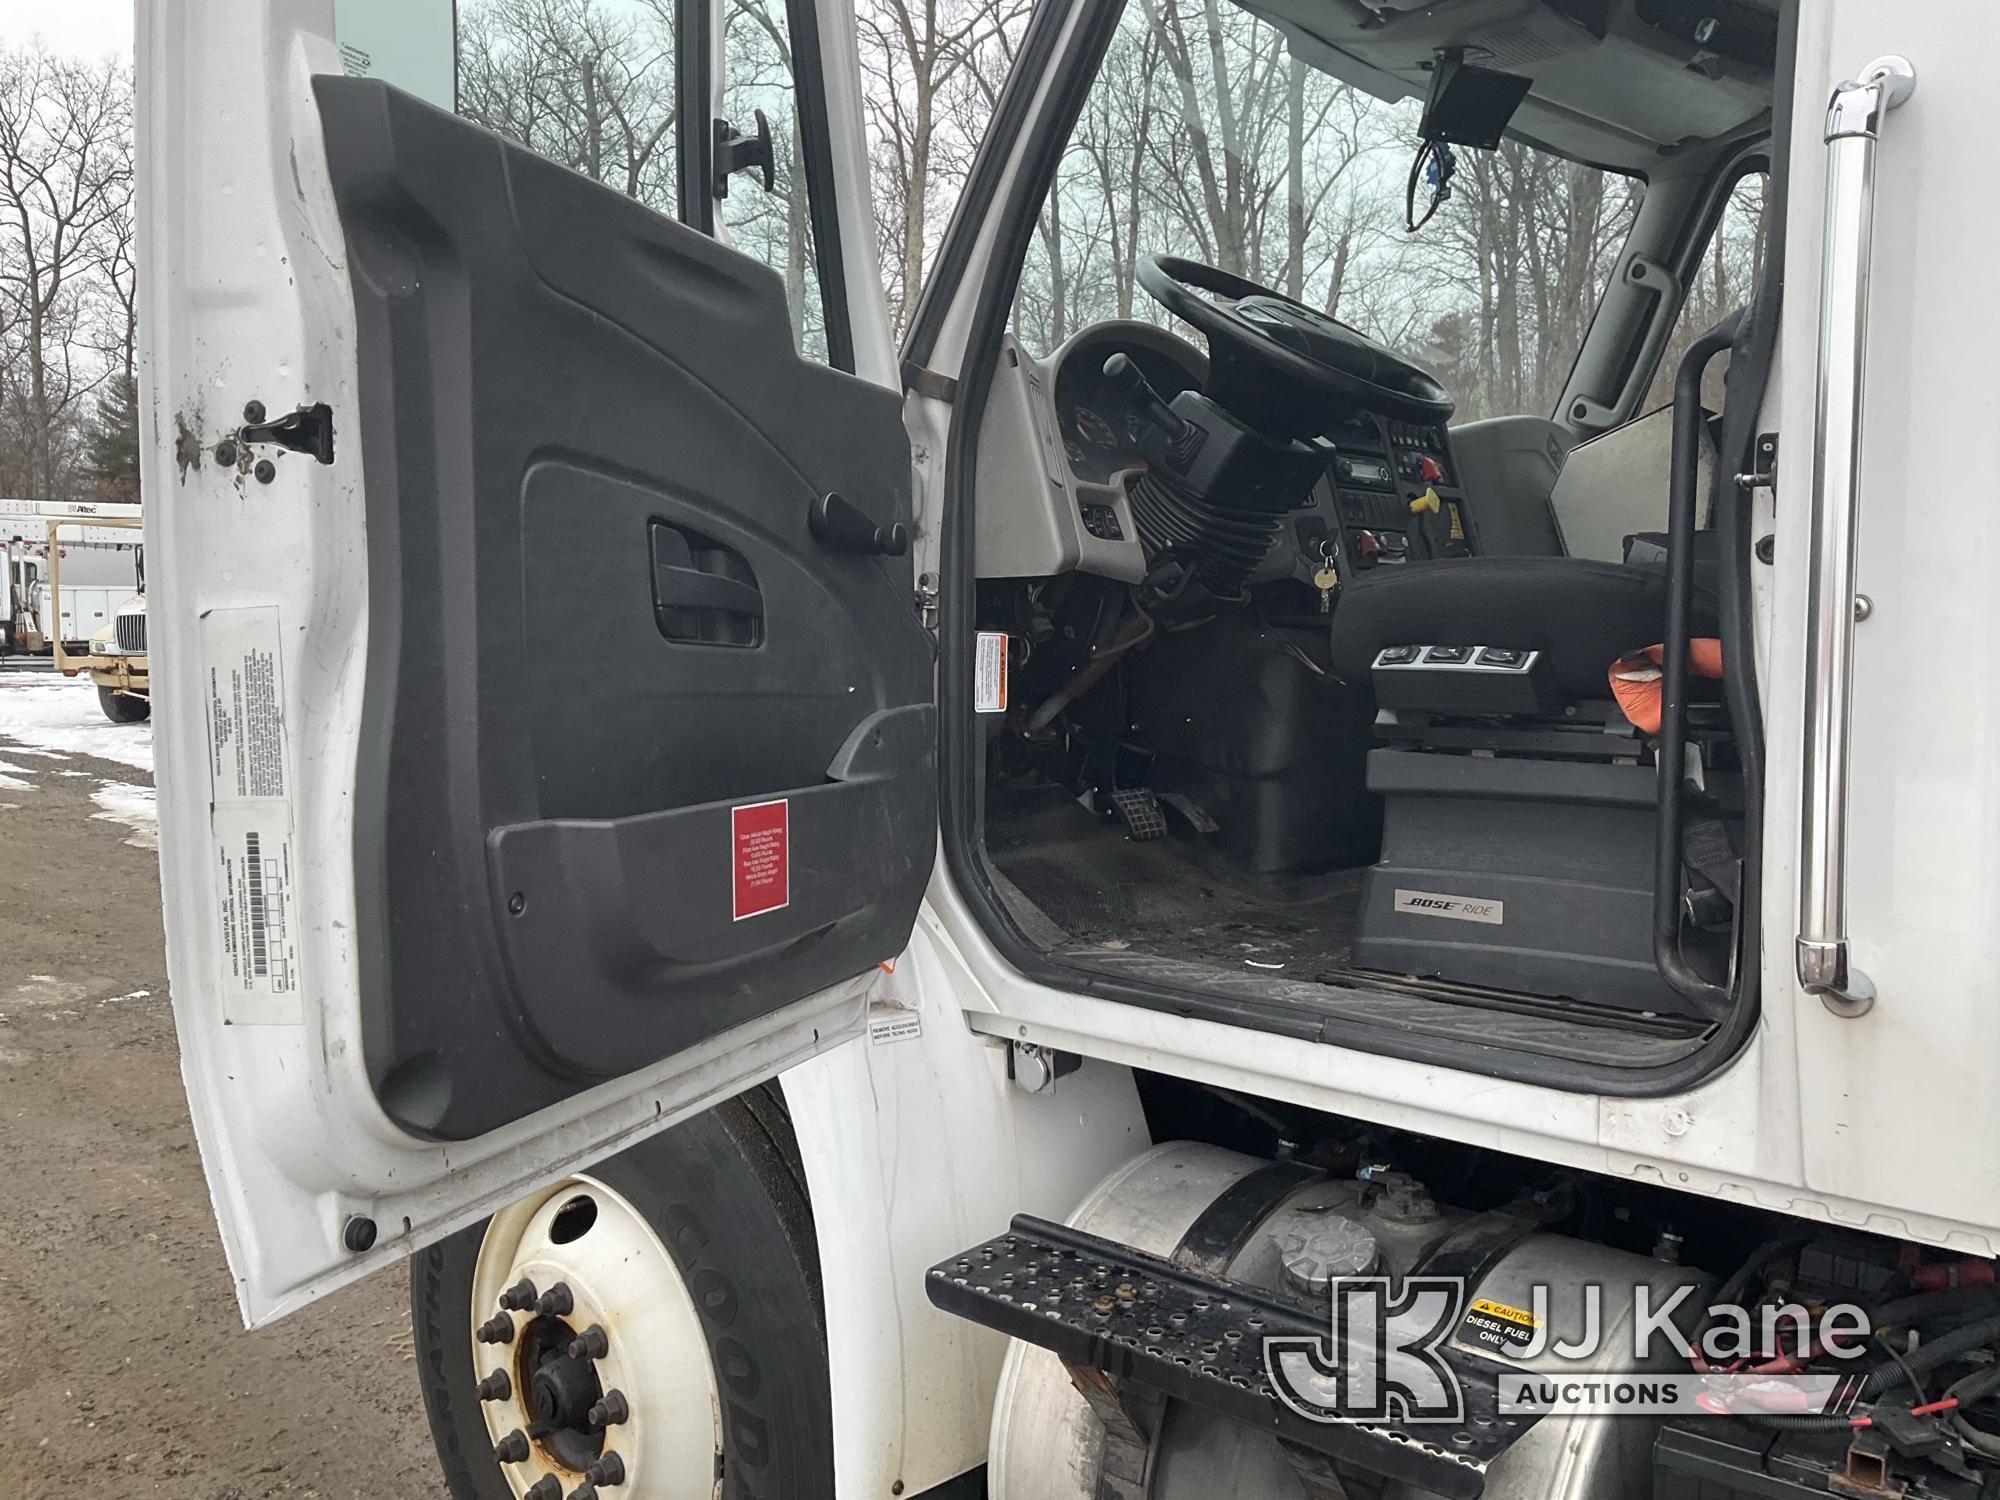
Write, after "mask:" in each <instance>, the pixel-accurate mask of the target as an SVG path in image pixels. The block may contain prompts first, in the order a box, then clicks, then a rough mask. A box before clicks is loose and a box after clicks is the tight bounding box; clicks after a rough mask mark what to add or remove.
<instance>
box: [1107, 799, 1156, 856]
mask: <svg viewBox="0 0 2000 1500" xmlns="http://www.w3.org/2000/svg"><path fill="white" fill-rule="evenodd" d="M1111 808H1112V811H1114V812H1116V813H1117V814H1118V818H1119V821H1120V822H1122V823H1123V824H1124V825H1125V832H1126V834H1127V835H1128V836H1129V837H1130V838H1131V840H1132V842H1133V843H1135V844H1144V843H1148V842H1150V841H1151V840H1153V839H1163V838H1165V837H1166V836H1167V815H1166V814H1165V813H1163V812H1161V811H1160V801H1159V798H1157V797H1155V796H1154V795H1153V794H1152V793H1151V792H1150V791H1148V790H1147V789H1146V788H1145V787H1142V786H1129V787H1125V788H1123V789H1122V790H1119V791H1115V792H1113V793H1112V794H1111Z"/></svg>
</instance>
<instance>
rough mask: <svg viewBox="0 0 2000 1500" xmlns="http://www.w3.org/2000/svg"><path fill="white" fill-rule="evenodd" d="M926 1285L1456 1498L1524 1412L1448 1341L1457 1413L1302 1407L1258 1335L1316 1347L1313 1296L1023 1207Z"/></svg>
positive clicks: (966, 1309)
mask: <svg viewBox="0 0 2000 1500" xmlns="http://www.w3.org/2000/svg"><path fill="white" fill-rule="evenodd" d="M926 1290H927V1291H928V1293H929V1295H930V1299H931V1301H932V1302H933V1303H934V1304H935V1305H936V1306H938V1307H940V1308H942V1309H943V1310H945V1311H946V1312H950V1313H955V1314H957V1315H958V1316H960V1317H963V1318H968V1319H970V1320H972V1321H973V1322H975V1323H981V1324H984V1325H986V1326H987V1327H990V1328H997V1329H999V1330H1000V1331H1001V1332H1003V1333H1007V1334H1010V1335H1012V1336H1013V1337H1015V1338H1018V1339H1023V1340H1025V1341H1026V1342H1028V1343H1031V1344H1037V1345H1040V1346H1041V1347H1042V1348H1045V1349H1049V1350H1052V1351H1053V1352H1054V1353H1055V1354H1056V1355H1058V1356H1059V1357H1060V1358H1061V1359H1062V1360H1063V1361H1064V1362H1065V1363H1067V1364H1069V1365H1070V1366H1071V1367H1072V1368H1073V1369H1083V1370H1094V1371H1100V1372H1102V1373H1103V1375H1105V1376H1108V1377H1110V1379H1111V1381H1113V1382H1118V1383H1129V1384H1130V1385H1132V1386H1136V1387H1142V1388H1144V1389H1145V1390H1147V1391H1149V1392H1158V1393H1159V1394H1161V1395H1164V1396H1167V1397H1170V1398H1172V1399H1174V1400H1177V1401H1183V1402H1187V1403H1188V1404H1190V1405H1194V1406H1199V1407H1203V1408H1205V1409H1207V1410H1211V1411H1214V1412H1216V1413H1218V1414H1220V1415H1223V1416H1226V1417H1229V1418H1231V1419H1233V1420H1235V1421H1239V1422H1244V1423H1248V1424H1249V1425H1251V1426H1254V1427H1259V1428H1263V1429H1265V1430H1267V1431H1269V1432H1271V1433H1273V1434H1274V1435H1275V1436H1277V1437H1278V1438H1279V1439H1280V1440H1281V1441H1284V1442H1286V1443H1289V1444H1293V1445H1296V1446H1297V1447H1299V1448H1304V1449H1307V1450H1310V1451H1312V1452H1315V1453H1320V1454H1324V1455H1326V1456H1328V1457H1331V1458H1334V1459H1338V1460H1341V1461H1343V1462H1346V1463H1351V1464H1353V1465H1355V1466H1356V1467H1359V1468H1362V1469H1366V1470H1369V1471H1371V1472H1373V1473H1376V1474H1381V1475H1385V1476H1387V1477H1389V1478H1392V1479H1398V1480H1403V1481H1406V1482H1408V1483H1411V1484H1414V1485H1417V1486H1418V1487H1420V1488H1422V1489H1425V1490H1430V1491H1433V1492H1435V1493H1437V1494H1439V1495H1444V1496H1451V1497H1458V1500H1472V1497H1474V1496H1477V1495H1478V1494H1479V1493H1480V1492H1481V1490H1482V1489H1483V1488H1484V1482H1485V1480H1484V1475H1485V1468H1486V1465H1487V1464H1488V1463H1489V1462H1490V1461H1491V1460H1492V1459H1493V1458H1495V1457H1497V1456H1498V1455H1499V1454H1500V1453H1501V1452H1503V1451H1504V1450H1505V1449H1506V1448H1507V1446H1508V1445H1509V1444H1511V1443H1512V1442H1513V1441H1514V1440H1515V1439H1516V1438H1518V1437H1520V1436H1521V1434H1522V1433H1523V1432H1525V1431H1526V1430H1527V1428H1528V1427H1529V1426H1531V1425H1532V1423H1533V1418H1531V1417H1525V1416H1512V1415H1506V1416H1503V1415H1501V1414H1500V1413H1499V1411H1498V1409H1497V1407H1498V1391H1497V1385H1496V1378H1495V1377H1496V1370H1495V1367H1493V1366H1491V1365H1490V1364H1488V1363H1487V1362H1485V1361H1483V1360H1480V1359H1477V1358H1470V1357H1466V1356H1463V1355H1459V1354H1457V1353H1456V1352H1455V1351H1450V1350H1446V1351H1441V1352H1442V1357H1443V1358H1444V1359H1445V1362H1446V1363H1447V1364H1448V1365H1450V1366H1451V1368H1452V1371H1453V1374H1454V1375H1455V1376H1456V1377H1457V1379H1458V1382H1459V1387H1460V1390H1461V1392H1462V1394H1463V1398H1464V1410H1463V1413H1462V1418H1461V1420H1460V1421H1458V1422H1447V1423H1438V1422H1402V1421H1397V1420H1393V1419H1392V1420H1389V1421H1386V1422H1383V1423H1380V1424H1373V1423H1371V1424H1367V1425H1363V1424H1360V1423H1352V1422H1335V1421H1321V1420H1315V1419H1314V1418H1313V1417H1311V1416H1308V1415H1305V1414H1304V1413H1303V1412H1302V1411H1300V1410H1296V1409H1294V1407H1293V1406H1292V1405H1290V1404H1288V1403H1287V1402H1286V1400H1285V1399H1283V1398H1282V1397H1281V1396H1280V1395H1279V1393H1278V1392H1277V1391H1276V1390H1275V1389H1274V1388H1273V1386H1272V1384H1271V1381H1270V1378H1269V1376H1268V1374H1267V1372H1266V1368H1265V1355H1264V1345H1265V1340H1266V1339H1269V1338H1274V1337H1277V1338H1284V1337H1291V1338H1299V1339H1310V1340H1314V1341H1316V1343H1315V1347H1321V1346H1323V1344H1324V1341H1325V1340H1327V1338H1328V1337H1329V1333H1330V1322H1331V1319H1330V1315H1329V1313H1328V1310H1327V1309H1326V1308H1325V1307H1323V1306H1317V1305H1312V1304H1308V1303H1304V1302H1297V1301H1293V1300H1290V1299H1288V1298H1284V1297H1280V1296H1277V1295H1274V1294H1273V1293H1271V1292H1267V1291H1265V1290H1263V1289H1262V1288H1260V1287H1254V1286H1249V1285H1246V1284H1245V1283H1242V1282H1238V1281H1231V1280H1228V1279H1226V1278H1223V1277H1219V1276H1211V1275H1207V1274H1204V1273H1203V1272H1201V1271H1197V1270H1194V1269H1192V1268H1190V1267H1187V1266H1183V1265H1180V1264H1177V1263H1176V1262H1174V1261H1169V1260H1163V1259H1161V1258H1160V1257H1158V1256H1155V1255H1149V1254H1147V1253H1145V1252H1144V1251H1141V1250H1135V1249H1133V1248H1132V1247H1131V1246H1129V1245H1120V1244H1117V1243H1115V1242H1114V1241H1111V1240H1107V1239H1103V1238H1100V1237H1099V1236H1097V1235H1093V1234H1087V1233H1084V1232H1082V1231H1080V1230H1076V1229H1071V1228H1069V1227H1068V1226H1066V1225H1062V1224H1055V1223H1051V1222H1049V1221H1048V1220H1046V1219H1038V1218H1035V1217H1033V1216H1031V1215H1027V1214H1022V1215H1018V1216H1016V1217H1015V1219H1014V1221H1013V1224H1012V1226H1011V1227H1010V1230H1009V1232H1008V1233H1007V1234H1004V1235H1001V1236H999V1237H997V1238H995V1239H991V1240H988V1241H986V1242H985V1243H984V1244H981V1245H975V1246H973V1247H972V1248H971V1249H969V1250H967V1251H966V1252H965V1253H964V1254H962V1255H958V1256H954V1257H953V1258H952V1259H950V1260H947V1261H944V1262H943V1263H941V1264H939V1265H937V1266H934V1267H933V1268H932V1269H931V1271H930V1273H929V1275H928V1277H927V1278H926ZM1082 1384H1083V1382H1079V1385H1080V1386H1082ZM1112 1391H1113V1394H1114V1395H1115V1394H1116V1387H1115V1386H1114V1387H1112ZM1086 1394H1089V1392H1086ZM1097 1404H1098V1403H1097V1402H1095V1401H1093V1405H1097Z"/></svg>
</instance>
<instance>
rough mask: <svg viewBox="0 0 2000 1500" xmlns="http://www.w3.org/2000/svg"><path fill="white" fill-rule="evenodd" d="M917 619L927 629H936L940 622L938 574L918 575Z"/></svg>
mask: <svg viewBox="0 0 2000 1500" xmlns="http://www.w3.org/2000/svg"><path fill="white" fill-rule="evenodd" d="M917 619H918V620H920V621H921V622H922V623H923V627H924V629H926V630H936V629H937V624H938V585H937V574H935V573H919V574H918V575H917Z"/></svg>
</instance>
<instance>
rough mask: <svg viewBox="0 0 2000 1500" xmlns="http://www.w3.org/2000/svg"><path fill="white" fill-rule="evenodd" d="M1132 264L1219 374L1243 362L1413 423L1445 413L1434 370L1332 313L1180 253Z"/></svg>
mask: <svg viewBox="0 0 2000 1500" xmlns="http://www.w3.org/2000/svg"><path fill="white" fill-rule="evenodd" d="M1134 269H1135V271H1136V273H1137V277H1138V282H1139V285H1140V286H1142V287H1144V288H1145V289H1146V294H1147V295H1148V296H1150V297H1151V298H1152V299H1153V300H1154V301H1155V302H1158V303H1159V304H1160V305H1161V306H1162V307H1164V308H1166V310H1167V311H1168V312H1170V313H1172V314H1173V315H1174V316H1175V317H1177V318H1179V319H1180V320H1181V321H1182V322H1184V323H1188V324H1190V325H1191V326H1193V327H1195V328H1198V329H1200V330H1201V333H1202V335H1203V336H1204V337H1205V338H1207V340H1208V344H1209V357H1210V361H1211V365H1212V367H1213V368H1214V370H1215V372H1216V378H1217V380H1218V381H1221V382H1227V380H1228V379H1229V375H1230V370H1231V366H1233V365H1234V364H1236V363H1237V362H1238V361H1239V360H1240V361H1247V362H1249V363H1250V364H1253V365H1255V366H1257V367H1259V368H1260V369H1261V370H1262V371H1263V372H1264V373H1266V374H1268V375H1277V376H1279V377H1281V378H1282V379H1283V380H1285V381H1287V382H1290V383H1291V384H1292V385H1294V386H1295V387H1297V386H1303V387H1305V388H1307V389H1309V390H1311V391H1313V392H1316V393H1317V394H1319V395H1322V396H1325V397H1328V398H1331V399H1332V400H1333V401H1335V402H1338V403H1340V404H1342V405H1344V406H1347V407H1349V408H1359V409H1361V410H1364V411H1371V412H1378V413H1380V414H1382V415H1384V416H1389V417H1396V418H1400V419H1402V420H1405V421H1410V422H1419V423H1431V422H1446V421H1449V420H1450V419H1451V413H1452V406H1453V403H1452V398H1451V395H1450V393H1449V392H1447V391H1446V390H1445V388H1444V386H1443V385H1442V384H1441V383H1440V382H1439V381H1438V379H1437V377H1436V376H1434V375H1432V374H1431V373H1430V371H1428V370H1426V369H1425V368H1424V367H1423V366H1421V365H1419V364H1417V363H1416V362H1415V361H1413V360H1410V359H1406V358H1404V357H1403V356H1402V355H1400V354H1397V353H1396V352H1395V351H1393V350H1390V349H1385V348H1383V347H1382V345H1380V344H1378V343H1376V342H1375V341H1374V340H1373V339H1371V338H1369V337H1368V336H1367V335H1365V334H1363V333H1361V332H1360V331H1359V330H1357V329H1354V328H1351V327H1349V326H1348V325H1347V324H1345V323H1343V322H1341V321H1340V320H1339V319H1338V318H1334V317H1331V316H1329V315H1328V314H1326V313H1323V312H1320V311H1318V310H1317V309H1315V308H1311V307H1308V306H1306V305H1305V304H1304V303H1302V302H1297V301H1294V300H1293V299H1292V298H1290V297H1287V296H1285V295H1284V293H1282V292H1276V291H1273V290H1272V289H1271V288H1270V287H1267V286H1259V285H1258V284H1257V283H1256V282H1254V281H1251V280H1248V279H1247V278H1245V277H1242V276H1238V275H1236V274H1235V273H1233V272H1230V271H1225V270H1222V269H1221V268H1220V267H1217V266H1211V265H1206V264H1204V263H1203V262H1201V261H1198V260H1189V259H1187V258H1186V257H1185V256H1180V255H1144V256H1141V257H1140V258H1139V261H1138V264H1137V266H1136V267H1135V268H1134ZM1211 394H1214V395H1215V396H1216V399H1217V401H1218V402H1219V404H1221V405H1223V406H1224V407H1225V408H1226V407H1228V405H1229V402H1228V401H1227V400H1226V399H1224V396H1223V395H1222V394H1221V393H1217V392H1211ZM1239 415H1243V416H1244V417H1245V418H1246V420H1248V419H1249V418H1250V414H1249V413H1239Z"/></svg>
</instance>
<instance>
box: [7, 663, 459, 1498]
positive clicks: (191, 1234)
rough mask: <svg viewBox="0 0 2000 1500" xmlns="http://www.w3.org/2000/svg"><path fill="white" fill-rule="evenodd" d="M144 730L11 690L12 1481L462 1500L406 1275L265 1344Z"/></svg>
mask: <svg viewBox="0 0 2000 1500" xmlns="http://www.w3.org/2000/svg"><path fill="white" fill-rule="evenodd" d="M151 765H152V747H151V735H150V729H149V726H147V725H143V724H138V725H113V724H110V723H108V722H106V721H105V720H104V718H103V717H102V715H101V714H99V712H98V708H97V699H96V694H95V692H94V690H93V689H92V688H91V687H90V685H89V684H88V683H87V682H67V681H65V680H63V679H61V678H59V677H56V676H54V675H53V674H49V673H42V672H30V671H23V670H21V669H20V668H19V667H17V666H14V665H11V664H10V665H9V666H8V667H7V668H6V669H5V670H0V1297H4V1299H5V1305H6V1306H7V1308H8V1309H9V1318H8V1322H9V1325H10V1326H9V1327H8V1329H7V1332H6V1334H5V1336H4V1337H0V1474H4V1475H5V1476H6V1479H7V1482H8V1487H9V1490H10V1492H11V1493H13V1494H16V1495H22V1496H26V1497H30V1500H39V1497H68V1496H79V1497H81V1496H90V1497H93V1500H100V1497H120V1500H122V1497H125V1496H172V1497H175V1500H253V1497H259V1496H267V1495H293V1496H314V1495H318V1496H327V1497H336V1496H337V1497H343V1500H345V1497H348V1496H353V1497H357V1500H358V1497H364V1496H365V1497H367V1500H384V1497H390V1496H393V1497H397V1500H420V1497H430V1496H442V1495H443V1483H442V1481H441V1479H440V1478H439V1475H438V1470H437V1467H436V1464H435V1462H434V1460H433V1459H432V1456H431V1449H430V1437H429V1433H428V1431H427V1429H426V1428H425V1425H424V1417H423V1406H422V1401H421V1398H420V1397H419V1396H418V1394H417V1383H416V1367H415V1364H414V1362H413V1360H412V1357H411V1353H410V1326H409V1315H408V1310H407V1306H406V1303H405V1293H404V1282H403V1279H402V1277H401V1276H400V1275H382V1276H377V1277H376V1278H374V1279H373V1280H372V1281H369V1282H366V1283H364V1284H362V1285H360V1286H357V1287H352V1288H350V1289H348V1290H347V1291H345V1292H342V1293H339V1294H337V1295H335V1296H333V1297H330V1298H328V1299H326V1300H325V1301H323V1302H321V1303H319V1304H317V1305H315V1306H313V1307H311V1308H309V1309H307V1310H306V1311H305V1312H303V1313H299V1314H297V1315H295V1316H293V1317H291V1318H289V1319H287V1320H285V1321H284V1322H283V1323H280V1324H279V1325H278V1326H277V1327H275V1328H270V1329H266V1330H264V1331H262V1332H259V1333H245V1332H244V1331H243V1328H242V1325H241V1323H240V1322H239V1321H238V1319H237V1313H236V1304H235V1300H234V1298H233V1296H232V1294H231V1291H230V1280H229V1272H228V1269H227V1267H226V1266H225V1264H224V1262H223V1256H222V1246H221V1242H220V1241H219V1240H218V1239H217V1237H216V1233H215V1226H214V1223H213V1221H212V1220H211V1219H210V1217H209V1207H208V1193H207V1189H206V1187H205V1185H204V1183H203V1181H202V1175H201V1164H200V1161H199V1159H198V1157H197V1155H196V1152H195V1147H194V1137H193V1133H192V1131H191V1130H190V1128H189V1125H188V1118H187V1108H186V1103H185V1101H184V1100H183V1098H182V1095H181V1083H180V1070H179V1059H178V1054H177V1048H176V1045H175V1040H174V1030H173V1019H172V1016H171V1015H170V1013H169V1011H168V1008H167V1001H166V995H167V978H166V963H165V957H164V954H163V953H162V950H161V939H160V907H159V869H158V865H157V864H156V855H155V854H154V852H153V849H154V844H155V842H156V841H155V838H154V833H153V829H154V823H153V815H152V776H151V773H150V768H151Z"/></svg>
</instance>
